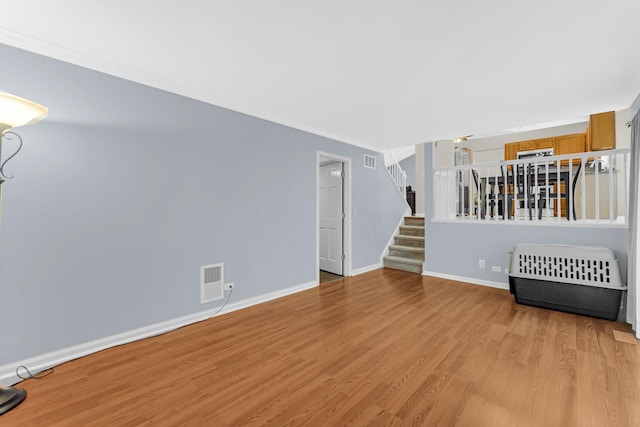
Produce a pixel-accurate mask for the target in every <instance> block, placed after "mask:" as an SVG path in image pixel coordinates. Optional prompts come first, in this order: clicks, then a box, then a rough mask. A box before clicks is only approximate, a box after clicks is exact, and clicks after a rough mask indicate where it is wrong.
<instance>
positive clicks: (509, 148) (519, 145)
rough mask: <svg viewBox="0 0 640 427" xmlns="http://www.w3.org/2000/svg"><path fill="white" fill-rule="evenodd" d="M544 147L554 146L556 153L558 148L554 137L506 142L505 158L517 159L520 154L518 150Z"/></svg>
mask: <svg viewBox="0 0 640 427" xmlns="http://www.w3.org/2000/svg"><path fill="white" fill-rule="evenodd" d="M544 148H553V152H554V153H555V151H556V148H555V140H554V138H541V139H532V140H529V141H519V142H512V143H510V144H504V159H505V160H515V159H516V158H517V156H518V151H530V150H541V149H544Z"/></svg>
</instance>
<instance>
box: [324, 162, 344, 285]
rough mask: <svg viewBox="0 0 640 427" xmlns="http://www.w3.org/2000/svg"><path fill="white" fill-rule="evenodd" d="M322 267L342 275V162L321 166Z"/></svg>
mask: <svg viewBox="0 0 640 427" xmlns="http://www.w3.org/2000/svg"><path fill="white" fill-rule="evenodd" d="M319 186H320V188H319V191H318V192H319V196H320V200H319V202H320V209H319V211H320V218H319V224H320V230H319V238H320V248H319V249H320V269H321V270H324V271H328V272H330V273H334V274H340V275H342V274H343V272H342V261H343V260H342V253H343V251H342V239H343V236H342V228H343V221H344V215H343V209H342V204H343V203H342V200H343V199H342V191H343V190H342V163H334V164H331V165H326V166H320V179H319Z"/></svg>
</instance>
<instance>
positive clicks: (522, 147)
mask: <svg viewBox="0 0 640 427" xmlns="http://www.w3.org/2000/svg"><path fill="white" fill-rule="evenodd" d="M535 148H536V143H535V141H533V140H531V141H520V142H518V151H527V150H535Z"/></svg>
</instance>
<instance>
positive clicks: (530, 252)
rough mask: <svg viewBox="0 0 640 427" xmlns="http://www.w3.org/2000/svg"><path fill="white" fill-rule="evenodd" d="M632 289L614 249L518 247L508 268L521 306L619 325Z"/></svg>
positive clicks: (557, 246)
mask: <svg viewBox="0 0 640 427" xmlns="http://www.w3.org/2000/svg"><path fill="white" fill-rule="evenodd" d="M626 289H627V288H626V286H624V285H623V283H622V280H621V278H620V269H619V268H618V260H617V259H616V257H615V256H614V254H613V252H611V250H610V249H607V248H602V247H592V246H571V245H551V244H533V243H519V244H518V245H517V246H516V248H515V250H514V252H513V254H512V256H511V266H510V269H509V290H510V291H511V293H512V294H513V295H514V296H515V299H516V302H517V303H518V304H525V305H532V306H536V307H543V308H549V309H553V310H559V311H566V312H568V313H574V314H582V315H585V316H592V317H599V318H602V319H608V320H616V318H617V317H618V311H619V310H620V300H621V298H622V294H623V291H625V290H626Z"/></svg>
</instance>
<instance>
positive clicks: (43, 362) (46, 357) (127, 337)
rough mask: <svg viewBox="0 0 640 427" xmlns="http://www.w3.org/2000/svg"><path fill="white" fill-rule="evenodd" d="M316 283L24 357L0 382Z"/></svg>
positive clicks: (4, 369) (0, 370)
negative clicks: (18, 372)
mask: <svg viewBox="0 0 640 427" xmlns="http://www.w3.org/2000/svg"><path fill="white" fill-rule="evenodd" d="M317 286H318V282H316V281H312V282H307V283H303V284H301V285H297V286H291V287H289V288H284V289H279V290H277V291H274V292H269V293H266V294H263V295H259V296H257V297H253V298H247V299H244V300H241V301H238V302H234V303H232V304H229V305H227V306H225V307H224V308H223V309H222V310H220V312H219V313H217V314H215V313H216V311H218V310H219V307H216V308H212V309H209V310H205V311H200V312H198V313H193V314H189V315H187V316H183V317H178V318H176V319H171V320H167V321H164V322H159V323H155V324H153V325H149V326H144V327H142V328H138V329H134V330H131V331H127V332H123V333H121V334H117V335H112V336H110V337H106V338H101V339H98V340H95V341H90V342H87V343H84V344H80V345H76V346H73V347H68V348H64V349H62V350H58V351H54V352H51V353H47V354H42V355H40V356H35V357H31V358H29V359H25V360H19V361H16V362H13V363H9V364H6V365H3V366H0V385H4V386H10V385H13V384H16V383H18V382H20V381H21V379H20V378H19V377H18V376H17V375H16V368H17V367H18V366H26V367H28V368H29V370H30V371H31V372H34V373H35V372H39V371H42V370H44V369H49V368H51V367H54V366H57V365H60V364H61V363H65V362H68V361H70V360H74V359H77V358H80V357H83V356H87V355H89V354H93V353H96V352H98V351H101V350H105V349H107V348H111V347H115V346H118V345H122V344H127V343H131V342H134V341H138V340H141V339H144V338H149V337H153V336H156V335H160V334H163V333H166V332H170V331H173V330H175V329H177V328H180V327H182V326H186V325H190V324H192V323H196V322H201V321H203V320H207V319H209V318H211V317H212V316H213V315H214V314H215V316H221V315H223V314H227V313H231V312H234V311H237V310H242V309H243V308H247V307H251V306H254V305H257V304H262V303H264V302H267V301H271V300H274V299H277V298H282V297H285V296H287V295H291V294H295V293H297V292H302V291H305V290H308V289H312V288H315V287H317Z"/></svg>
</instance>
